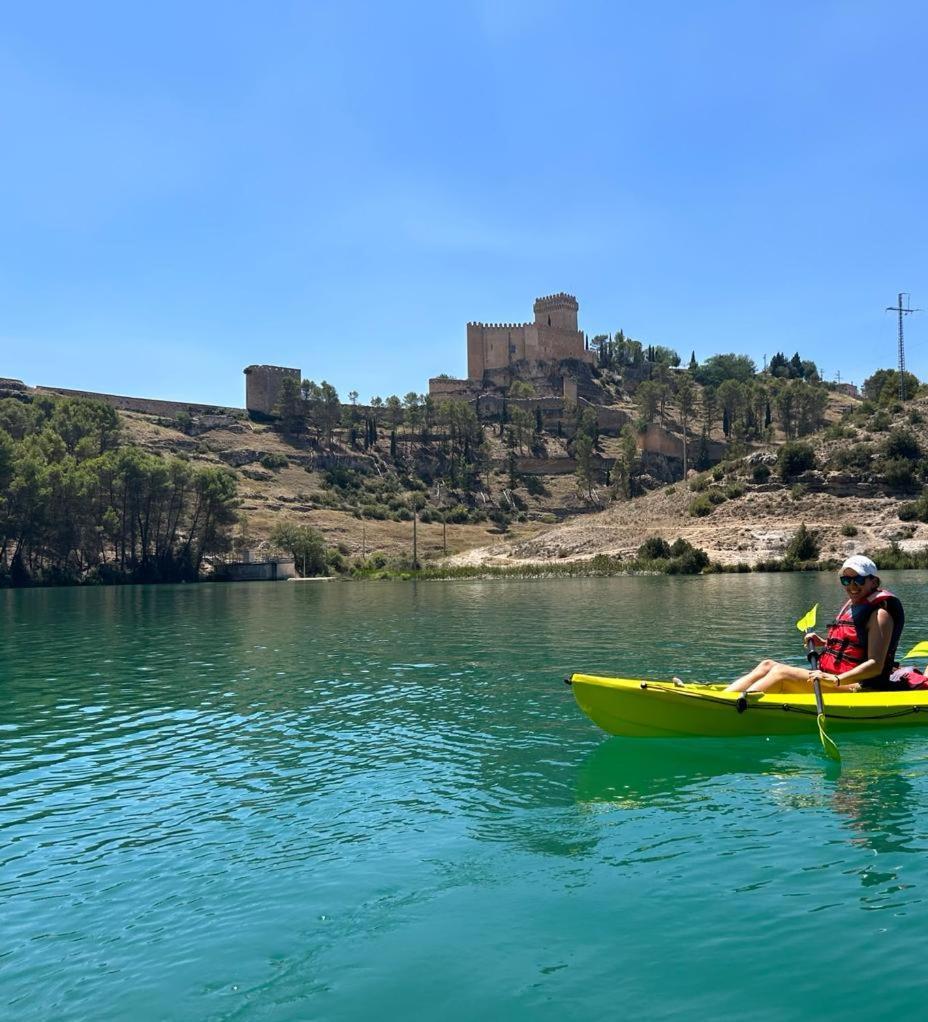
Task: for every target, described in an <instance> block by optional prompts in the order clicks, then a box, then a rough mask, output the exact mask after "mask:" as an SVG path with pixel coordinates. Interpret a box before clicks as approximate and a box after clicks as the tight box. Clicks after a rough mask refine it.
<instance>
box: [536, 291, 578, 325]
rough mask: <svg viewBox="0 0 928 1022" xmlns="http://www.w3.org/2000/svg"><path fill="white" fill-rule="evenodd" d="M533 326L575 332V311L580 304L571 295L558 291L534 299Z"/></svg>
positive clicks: (576, 311)
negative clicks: (554, 293)
mask: <svg viewBox="0 0 928 1022" xmlns="http://www.w3.org/2000/svg"><path fill="white" fill-rule="evenodd" d="M534 310H535V326H546V327H548V326H549V327H551V328H552V329H554V330H569V331H571V332H572V333H576V332H577V313H578V312H579V310H580V305H579V304H578V302H577V299H576V298H574V296H573V295H568V294H565V293H564V292H563V291H559V292H558V293H557V294H556V295H547V296H545V297H544V298H536V299H535V305H534Z"/></svg>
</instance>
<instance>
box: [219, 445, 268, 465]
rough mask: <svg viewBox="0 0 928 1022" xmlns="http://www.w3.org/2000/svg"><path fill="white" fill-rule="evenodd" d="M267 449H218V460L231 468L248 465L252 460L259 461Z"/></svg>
mask: <svg viewBox="0 0 928 1022" xmlns="http://www.w3.org/2000/svg"><path fill="white" fill-rule="evenodd" d="M266 453H267V451H255V450H251V449H249V448H246V447H242V448H239V449H237V450H234V451H220V452H219V454H218V457H219V460H220V461H222V462H224V463H225V464H226V465H231V466H232V468H241V467H242V465H250V464H252V462H255V461H260V460H261V458H262V457H263V456H264V455H265V454H266Z"/></svg>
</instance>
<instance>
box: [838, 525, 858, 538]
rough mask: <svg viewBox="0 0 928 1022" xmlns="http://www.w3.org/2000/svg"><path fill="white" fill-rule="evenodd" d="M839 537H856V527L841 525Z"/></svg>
mask: <svg viewBox="0 0 928 1022" xmlns="http://www.w3.org/2000/svg"><path fill="white" fill-rule="evenodd" d="M841 535H842V536H856V535H857V526H856V525H842V526H841Z"/></svg>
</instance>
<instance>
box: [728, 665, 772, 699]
mask: <svg viewBox="0 0 928 1022" xmlns="http://www.w3.org/2000/svg"><path fill="white" fill-rule="evenodd" d="M779 666H781V665H780V664H778V663H777V662H776V660H761V662H760V663H759V664H758V665H757V666H756V667H755V668H754V670H753V671H749V672H748V673H747V674H742V675H741V677H740V678H736V679H735V680H734V681H733V682H732V683H731V684H730V685H729V686H728V688H726V689H725V691H726V692H745V691H747V689H749V688H750V687H751V686H752V685H753V684H754V682H755V681H760V679H761V678H764V677H766V676H767V675H768V674H769V673H770V672H771V671H772V670H773V668H774V667H779Z"/></svg>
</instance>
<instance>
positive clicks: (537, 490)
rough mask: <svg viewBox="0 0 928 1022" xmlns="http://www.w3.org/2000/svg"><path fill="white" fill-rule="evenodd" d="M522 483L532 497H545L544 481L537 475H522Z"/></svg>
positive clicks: (546, 492) (546, 491)
mask: <svg viewBox="0 0 928 1022" xmlns="http://www.w3.org/2000/svg"><path fill="white" fill-rule="evenodd" d="M522 484H523V485H524V486H525V489H526V491H527V492H528V493H529V494H530V495H531V496H532V497H545V496H547V494H548V490H547V488H546V487H545V484H544V482H543V481H542V480H541V479H539V478H538V476H523V477H522Z"/></svg>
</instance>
